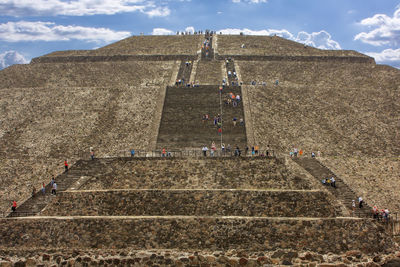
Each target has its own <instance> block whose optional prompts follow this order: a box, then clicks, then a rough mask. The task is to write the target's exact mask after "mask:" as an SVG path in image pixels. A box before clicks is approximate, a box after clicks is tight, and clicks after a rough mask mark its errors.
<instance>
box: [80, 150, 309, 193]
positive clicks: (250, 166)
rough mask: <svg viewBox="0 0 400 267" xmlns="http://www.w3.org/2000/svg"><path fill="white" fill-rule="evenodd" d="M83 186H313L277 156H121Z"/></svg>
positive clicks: (297, 187) (182, 187) (184, 187)
mask: <svg viewBox="0 0 400 267" xmlns="http://www.w3.org/2000/svg"><path fill="white" fill-rule="evenodd" d="M107 167H108V168H107V169H105V170H99V174H98V175H96V176H95V177H92V178H90V179H89V180H88V181H87V182H86V184H84V185H83V186H82V187H81V189H84V190H93V189H141V188H147V189H209V188H213V189H311V188H315V187H314V185H313V184H312V183H310V182H309V181H308V180H306V179H304V178H302V177H299V176H298V175H297V174H295V173H291V172H289V171H288V170H287V169H286V166H285V165H284V163H283V162H280V160H278V159H275V158H268V159H266V158H242V159H232V158H231V157H228V158H207V159H205V160H204V159H195V158H188V159H179V158H168V159H164V160H160V159H138V160H135V159H129V158H128V159H118V160H114V161H111V162H109V163H108V164H107Z"/></svg>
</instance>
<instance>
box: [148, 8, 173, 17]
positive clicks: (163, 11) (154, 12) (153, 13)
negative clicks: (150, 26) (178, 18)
mask: <svg viewBox="0 0 400 267" xmlns="http://www.w3.org/2000/svg"><path fill="white" fill-rule="evenodd" d="M144 13H146V14H147V15H148V16H149V17H166V16H168V15H169V14H170V13H171V10H169V8H168V7H156V8H154V9H151V10H149V11H145V12H144Z"/></svg>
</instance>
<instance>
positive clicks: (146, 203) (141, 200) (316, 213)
mask: <svg viewBox="0 0 400 267" xmlns="http://www.w3.org/2000/svg"><path fill="white" fill-rule="evenodd" d="M332 202H333V201H332V200H331V199H329V198H328V196H327V194H326V193H325V192H322V191H259V190H117V191H79V192H62V193H61V194H59V195H58V196H57V202H55V203H52V204H51V205H50V206H49V207H47V208H46V209H45V210H44V211H43V212H42V215H47V216H79V215H82V216H84V215H90V216H99V215H100V216H123V215H129V216H142V215H192V216H193V215H195V216H216V215H219V216H264V217H265V216H268V217H334V216H337V215H338V213H339V212H337V211H335V209H334V207H333V203H332Z"/></svg>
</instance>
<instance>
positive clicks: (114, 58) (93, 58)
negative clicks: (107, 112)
mask: <svg viewBox="0 0 400 267" xmlns="http://www.w3.org/2000/svg"><path fill="white" fill-rule="evenodd" d="M196 59H197V55H113V56H52V57H46V56H43V57H37V58H33V59H32V61H31V63H66V62H102V61H131V60H139V61H170V60H192V61H194V60H196Z"/></svg>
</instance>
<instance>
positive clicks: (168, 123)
mask: <svg viewBox="0 0 400 267" xmlns="http://www.w3.org/2000/svg"><path fill="white" fill-rule="evenodd" d="M229 92H232V93H234V94H241V88H240V87H231V88H226V89H225V90H224V91H223V93H222V98H221V99H222V100H224V99H226V98H227V97H228V93H229ZM221 109H222V124H223V126H222V129H223V133H222V138H223V143H225V145H226V146H227V145H228V144H230V145H231V147H232V148H233V146H236V145H237V146H239V148H241V149H243V148H244V147H245V146H246V143H247V139H246V129H245V126H240V125H239V120H240V119H241V118H244V111H243V102H241V103H239V104H238V106H237V107H233V106H232V105H230V106H229V105H226V104H224V103H223V102H222V105H221V102H220V93H219V89H218V86H215V85H201V86H200V87H194V88H187V87H185V88H183V87H174V86H172V87H167V93H166V97H165V102H164V108H163V113H162V118H161V124H160V128H159V133H158V139H157V148H167V149H168V150H171V149H182V148H196V149H199V148H201V147H202V146H204V145H207V146H208V147H210V146H211V142H212V141H214V142H215V143H216V144H219V143H220V135H219V134H218V130H217V127H216V126H215V125H214V124H213V118H214V116H217V115H218V114H221ZM204 114H208V115H209V120H208V121H203V120H202V117H203V115H204ZM234 117H236V118H237V121H238V122H237V125H236V126H235V127H234V126H233V121H232V120H233V118H234ZM218 147H220V146H218Z"/></svg>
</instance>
